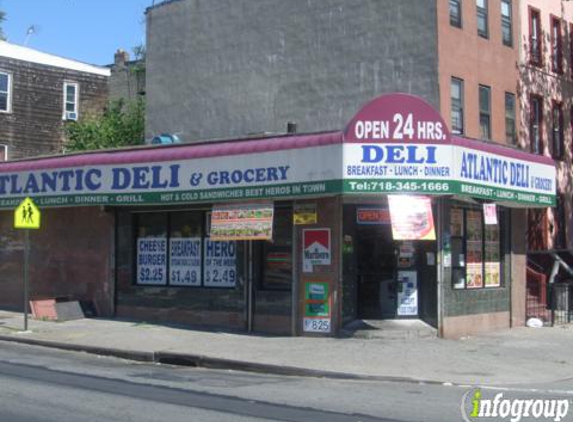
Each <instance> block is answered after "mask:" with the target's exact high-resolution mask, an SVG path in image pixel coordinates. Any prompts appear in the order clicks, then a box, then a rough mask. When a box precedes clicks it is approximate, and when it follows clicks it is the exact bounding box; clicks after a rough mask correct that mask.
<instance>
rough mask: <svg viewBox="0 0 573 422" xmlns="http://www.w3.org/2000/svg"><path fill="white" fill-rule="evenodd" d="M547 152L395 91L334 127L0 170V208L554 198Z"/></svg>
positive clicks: (545, 202) (542, 202)
mask: <svg viewBox="0 0 573 422" xmlns="http://www.w3.org/2000/svg"><path fill="white" fill-rule="evenodd" d="M555 190H556V187H555V166H554V164H553V162H552V161H551V159H549V158H548V157H541V156H536V155H533V154H529V153H525V152H523V151H516V150H513V149H510V148H506V147H503V146H500V145H492V144H486V143H484V142H479V141H474V140H469V139H464V138H456V137H452V136H451V135H450V133H449V132H448V129H447V126H446V125H445V123H444V122H443V120H442V119H441V117H440V115H439V114H438V113H437V112H436V111H435V110H433V108H432V107H431V106H430V105H428V104H427V103H426V102H424V101H423V100H421V99H419V98H416V97H413V96H410V95H405V94H391V95H387V96H382V97H379V98H376V99H374V100H373V101H371V102H370V103H368V104H367V105H366V106H364V107H363V108H362V110H360V112H359V113H358V114H357V115H356V116H355V117H354V118H353V119H352V120H351V122H350V123H349V125H348V126H347V127H346V129H345V131H344V132H343V133H342V132H333V133H326V134H313V135H297V136H288V137H277V138H269V139H261V140H247V141H237V142H226V143H216V144H199V145H193V144H188V145H181V146H174V147H163V148H161V147H160V148H157V147H151V148H143V149H141V150H134V151H133V150H127V151H125V150H123V151H114V152H105V153H95V154H94V153H92V154H81V155H72V156H62V157H52V158H46V159H40V160H35V161H22V162H8V163H4V164H2V165H0V208H13V207H15V206H16V205H17V204H18V203H19V202H20V201H21V200H22V199H23V198H25V197H32V198H34V201H35V202H36V203H37V204H38V206H41V207H57V206H84V205H112V206H113V205H143V204H178V203H192V202H211V203H212V202H220V201H225V202H227V201H234V200H237V201H240V200H246V199H247V200H250V199H269V198H270V199H272V198H288V197H304V196H321V195H331V194H342V193H345V194H377V193H412V194H418V193H419V194H425V195H444V194H446V195H464V196H471V197H476V198H483V199H489V200H493V201H496V202H499V203H503V204H516V205H518V204H523V205H532V206H538V207H542V206H551V205H554V204H555Z"/></svg>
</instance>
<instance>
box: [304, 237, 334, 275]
mask: <svg viewBox="0 0 573 422" xmlns="http://www.w3.org/2000/svg"><path fill="white" fill-rule="evenodd" d="M302 246H303V251H302V267H303V271H304V272H306V273H309V272H310V273H311V272H312V271H313V267H314V266H315V265H330V262H331V256H332V248H331V239H330V229H304V230H303V231H302Z"/></svg>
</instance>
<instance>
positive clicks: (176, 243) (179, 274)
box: [169, 237, 201, 286]
mask: <svg viewBox="0 0 573 422" xmlns="http://www.w3.org/2000/svg"><path fill="white" fill-rule="evenodd" d="M169 251H170V260H169V270H170V271H169V272H170V275H171V279H170V282H169V283H170V284H171V285H173V286H200V285H201V238H200V237H178V238H173V239H171V240H170V245H169Z"/></svg>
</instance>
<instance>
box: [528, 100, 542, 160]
mask: <svg viewBox="0 0 573 422" xmlns="http://www.w3.org/2000/svg"><path fill="white" fill-rule="evenodd" d="M529 110H530V120H529V137H530V139H529V141H530V144H531V152H533V153H534V154H543V140H542V138H541V129H542V128H543V98H542V97H540V96H538V95H532V96H531V97H530V99H529Z"/></svg>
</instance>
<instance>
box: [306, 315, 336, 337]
mask: <svg viewBox="0 0 573 422" xmlns="http://www.w3.org/2000/svg"><path fill="white" fill-rule="evenodd" d="M303 325H304V327H303V329H304V332H306V333H330V318H304V323H303Z"/></svg>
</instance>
